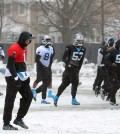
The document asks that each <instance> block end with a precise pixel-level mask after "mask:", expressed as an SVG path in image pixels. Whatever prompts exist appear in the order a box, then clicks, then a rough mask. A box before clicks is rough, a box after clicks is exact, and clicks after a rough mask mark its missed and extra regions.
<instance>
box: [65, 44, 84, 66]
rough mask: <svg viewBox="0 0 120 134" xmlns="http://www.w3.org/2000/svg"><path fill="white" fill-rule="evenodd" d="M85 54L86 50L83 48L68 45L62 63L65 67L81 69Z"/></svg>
mask: <svg viewBox="0 0 120 134" xmlns="http://www.w3.org/2000/svg"><path fill="white" fill-rule="evenodd" d="M85 52H86V48H85V47H83V46H75V45H69V46H67V47H66V48H65V52H64V55H63V61H64V62H65V64H66V65H68V64H71V65H72V66H75V67H78V68H81V65H82V63H83V59H84V55H85Z"/></svg>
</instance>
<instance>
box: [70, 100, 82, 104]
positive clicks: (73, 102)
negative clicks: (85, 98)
mask: <svg viewBox="0 0 120 134" xmlns="http://www.w3.org/2000/svg"><path fill="white" fill-rule="evenodd" d="M72 105H80V103H79V102H77V100H76V99H72Z"/></svg>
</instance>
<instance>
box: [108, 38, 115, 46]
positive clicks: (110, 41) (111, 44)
mask: <svg viewBox="0 0 120 134" xmlns="http://www.w3.org/2000/svg"><path fill="white" fill-rule="evenodd" d="M114 43H115V40H114V39H113V38H110V39H108V40H107V46H108V47H113V45H114Z"/></svg>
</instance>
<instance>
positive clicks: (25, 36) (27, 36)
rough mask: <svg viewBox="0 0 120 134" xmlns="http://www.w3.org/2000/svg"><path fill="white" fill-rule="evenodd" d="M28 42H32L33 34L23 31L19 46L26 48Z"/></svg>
mask: <svg viewBox="0 0 120 134" xmlns="http://www.w3.org/2000/svg"><path fill="white" fill-rule="evenodd" d="M26 40H30V41H32V34H31V33H29V32H27V31H23V32H22V33H21V34H20V36H19V39H18V41H17V42H18V43H19V45H20V46H21V47H22V48H25V47H26V46H27V44H25V41H26Z"/></svg>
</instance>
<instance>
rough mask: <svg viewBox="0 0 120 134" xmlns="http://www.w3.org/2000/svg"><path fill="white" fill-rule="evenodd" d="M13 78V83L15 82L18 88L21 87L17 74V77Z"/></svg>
mask: <svg viewBox="0 0 120 134" xmlns="http://www.w3.org/2000/svg"><path fill="white" fill-rule="evenodd" d="M14 80H15V84H16V86H17V88H18V89H19V88H20V87H21V82H20V79H19V78H18V76H17V77H15V78H14Z"/></svg>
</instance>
